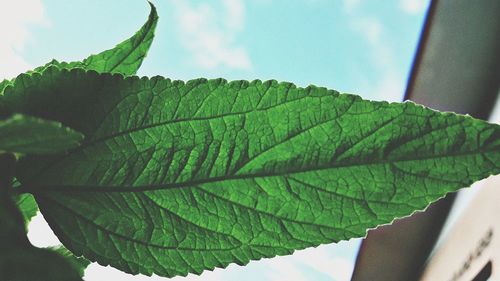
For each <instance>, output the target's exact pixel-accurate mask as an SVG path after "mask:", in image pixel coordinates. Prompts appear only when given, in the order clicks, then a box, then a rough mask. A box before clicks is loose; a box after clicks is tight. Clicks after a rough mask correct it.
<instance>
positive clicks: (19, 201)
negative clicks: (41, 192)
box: [15, 194, 38, 228]
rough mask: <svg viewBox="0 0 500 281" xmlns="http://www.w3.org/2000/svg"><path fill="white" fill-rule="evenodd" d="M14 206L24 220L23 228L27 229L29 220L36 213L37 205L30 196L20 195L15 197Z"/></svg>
mask: <svg viewBox="0 0 500 281" xmlns="http://www.w3.org/2000/svg"><path fill="white" fill-rule="evenodd" d="M15 201H16V205H17V207H18V208H19V210H20V211H21V214H22V216H23V219H24V226H25V227H26V228H27V227H28V224H29V222H30V221H31V219H32V218H33V217H34V216H35V215H36V213H37V212H38V205H37V204H36V202H35V198H33V195H31V194H20V195H17V196H16V197H15Z"/></svg>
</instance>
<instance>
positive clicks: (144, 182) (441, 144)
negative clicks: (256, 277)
mask: <svg viewBox="0 0 500 281" xmlns="http://www.w3.org/2000/svg"><path fill="white" fill-rule="evenodd" d="M17 81H19V83H17ZM0 108H2V109H3V110H6V109H10V110H12V111H16V112H21V113H25V114H32V115H35V116H40V117H43V118H48V119H53V120H59V121H61V122H62V123H63V124H65V125H67V126H70V127H72V128H75V129H77V130H79V131H81V132H83V133H84V134H85V135H86V139H85V142H84V144H83V145H82V146H81V147H80V148H78V149H75V150H73V151H72V152H71V153H69V154H66V155H60V156H54V157H41V156H37V157H28V158H25V159H23V161H22V163H21V167H20V170H19V171H20V173H19V174H18V178H19V179H20V181H21V183H22V186H21V189H22V190H25V191H30V192H32V193H33V194H34V195H35V197H36V200H37V202H38V203H39V205H40V208H41V211H42V213H43V214H44V216H45V218H46V219H47V220H48V221H49V224H50V225H51V227H52V228H53V229H54V231H55V233H56V234H57V235H58V237H59V238H60V240H61V241H62V242H63V243H64V244H65V245H66V246H67V247H68V248H69V249H70V250H71V251H73V252H74V253H76V254H78V255H80V254H83V255H85V257H87V258H89V259H90V260H96V261H98V262H99V263H101V264H111V265H113V266H114V267H117V268H119V269H121V270H124V271H126V272H130V273H139V272H141V273H145V274H151V273H153V272H154V273H157V274H159V275H163V276H174V275H185V274H187V273H188V272H193V273H200V272H202V271H203V270H205V269H213V268H214V267H225V266H227V265H228V264H230V263H238V264H245V263H247V262H248V261H250V260H253V259H260V258H263V257H273V256H275V255H285V254H290V253H292V252H293V251H294V250H296V249H302V248H306V247H312V246H317V245H319V244H323V243H331V242H336V241H339V240H344V239H349V238H352V237H361V236H364V235H365V231H366V229H367V228H372V227H375V226H377V225H379V224H383V223H389V222H391V221H392V220H393V219H394V218H395V217H401V216H406V215H409V214H411V213H412V212H414V211H415V210H421V209H423V208H425V207H426V206H427V205H428V204H429V202H432V201H435V200H436V199H438V198H440V197H442V196H443V195H444V194H446V193H447V192H450V191H455V190H457V189H459V188H461V187H466V186H469V185H470V184H471V183H472V182H474V181H476V180H479V179H482V178H485V177H487V176H489V175H491V174H497V173H499V172H500V164H499V163H500V138H499V136H500V126H498V125H495V124H488V123H486V122H483V121H479V120H475V119H473V118H471V117H468V116H459V115H455V114H451V113H439V112H436V111H433V110H430V109H427V108H424V107H422V106H418V105H415V104H413V103H402V104H396V103H394V104H389V103H386V102H371V101H366V100H362V99H361V98H359V97H357V96H353V95H345V94H339V93H338V92H336V91H332V90H327V89H325V88H318V87H314V86H311V87H308V88H297V87H295V86H294V85H293V84H290V83H277V82H276V81H267V82H261V81H253V82H245V81H234V82H229V83H228V82H226V81H225V80H222V79H217V80H205V79H198V80H192V81H189V82H186V83H184V82H181V81H171V80H169V79H164V78H161V77H155V78H152V79H146V78H142V79H139V78H137V77H131V78H126V79H124V78H123V77H122V76H120V75H109V74H102V75H99V74H97V73H95V72H84V71H83V70H78V69H75V70H72V71H67V70H59V69H57V68H48V69H47V70H46V71H45V72H44V74H43V75H33V76H28V75H21V76H20V77H18V78H17V80H16V85H15V86H14V87H12V88H9V89H8V91H6V94H5V96H4V97H3V98H2V99H0Z"/></svg>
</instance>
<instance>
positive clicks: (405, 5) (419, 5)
mask: <svg viewBox="0 0 500 281" xmlns="http://www.w3.org/2000/svg"><path fill="white" fill-rule="evenodd" d="M427 2H428V1H427V0H400V2H399V6H400V7H401V10H403V11H404V12H406V13H408V14H412V15H416V14H420V13H422V12H423V11H424V10H425V8H426V7H427Z"/></svg>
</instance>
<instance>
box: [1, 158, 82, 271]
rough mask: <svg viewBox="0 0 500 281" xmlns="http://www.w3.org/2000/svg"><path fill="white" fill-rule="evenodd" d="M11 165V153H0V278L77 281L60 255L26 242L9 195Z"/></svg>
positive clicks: (12, 159)
mask: <svg viewBox="0 0 500 281" xmlns="http://www.w3.org/2000/svg"><path fill="white" fill-rule="evenodd" d="M14 164H15V158H14V156H13V155H10V154H0V226H1V227H0V280H5V281H26V280H39V281H53V280H65V281H75V280H79V281H81V280H82V279H81V278H80V275H79V273H78V271H77V270H76V269H75V267H74V266H73V265H71V264H70V263H69V262H68V261H67V260H66V259H65V258H64V257H63V256H60V255H59V254H57V253H55V252H52V251H49V250H46V249H39V248H35V247H33V246H32V245H31V244H30V243H29V241H28V239H27V237H26V234H25V232H24V223H23V217H22V215H21V213H20V212H19V209H17V207H16V206H15V204H14V202H13V201H12V198H11V194H10V191H11V190H10V181H11V179H12V176H13V167H14Z"/></svg>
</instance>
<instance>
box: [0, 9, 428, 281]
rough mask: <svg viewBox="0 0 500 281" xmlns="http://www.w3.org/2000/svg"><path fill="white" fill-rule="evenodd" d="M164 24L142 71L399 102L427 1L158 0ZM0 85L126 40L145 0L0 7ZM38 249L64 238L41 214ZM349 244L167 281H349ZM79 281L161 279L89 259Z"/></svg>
mask: <svg viewBox="0 0 500 281" xmlns="http://www.w3.org/2000/svg"><path fill="white" fill-rule="evenodd" d="M153 2H154V3H155V4H156V6H157V9H158V13H159V15H160V21H159V24H158V27H157V30H156V38H155V41H154V42H153V45H152V46H151V50H150V52H149V55H148V57H147V58H146V60H145V62H144V63H143V66H142V69H141V70H140V71H139V73H138V74H139V75H141V76H143V75H147V76H154V75H162V76H166V77H169V78H173V79H183V80H188V79H192V78H197V77H207V78H216V77H224V78H226V79H228V80H234V79H246V80H252V79H261V80H268V79H276V80H278V81H290V82H294V83H295V84H297V85H299V86H307V85H309V84H314V85H318V86H325V87H328V88H333V89H337V90H339V91H341V92H348V93H355V94H359V95H361V96H362V97H364V98H367V99H374V100H389V101H399V100H401V99H402V96H403V94H404V90H405V86H406V83H407V79H408V75H409V71H410V69H411V64H412V62H413V57H414V55H415V51H416V46H417V43H418V39H419V36H420V32H421V29H422V24H423V21H424V17H425V13H426V9H427V7H428V4H429V1H428V0H388V1H377V0H296V1H284V0H249V1H243V0H213V1H193V0H189V1H188V0H156V1H153ZM0 11H2V16H1V17H0V38H2V40H1V41H0V79H2V78H12V77H14V76H16V75H18V74H19V73H21V72H24V71H26V70H29V69H32V68H34V67H36V66H39V65H42V64H45V63H46V62H48V61H50V60H51V59H53V58H55V59H58V60H59V61H73V60H80V59H83V58H85V57H87V56H88V55H89V54H92V53H98V52H100V51H103V50H105V49H109V48H111V47H113V46H114V45H116V44H117V43H118V42H121V41H122V40H124V39H125V38H128V37H130V36H131V35H132V34H133V33H134V32H135V31H136V30H137V29H138V28H139V27H140V26H141V25H142V24H143V23H144V22H145V21H146V19H147V15H148V13H149V6H148V5H147V3H146V1H143V0H120V1H118V0H107V1H102V0H72V1H63V0H16V1H8V0H0ZM29 238H30V240H31V241H32V243H33V244H35V245H37V246H49V245H55V244H58V243H59V242H58V241H57V238H56V237H55V236H54V235H53V234H52V233H51V231H50V229H49V228H48V226H47V225H46V223H45V221H44V220H43V217H42V216H41V215H39V216H37V217H36V218H35V219H34V220H33V222H32V223H31V225H30V232H29ZM359 244H360V240H359V239H353V240H350V241H348V242H342V243H339V244H336V245H335V244H332V245H324V246H320V247H318V248H315V249H306V250H302V251H298V252H296V253H295V254H294V255H292V256H287V257H277V258H274V259H270V260H261V261H258V262H251V263H250V264H249V265H247V266H246V267H240V266H237V265H230V266H229V267H228V269H226V270H220V269H218V270H215V271H214V272H205V273H203V274H202V275H201V277H198V276H194V275H189V277H188V278H174V279H171V280H176V281H182V280H189V281H191V280H200V281H201V280H204V281H211V280H222V281H224V280H242V281H245V280H249V281H250V280H255V279H256V278H257V279H259V280H261V281H277V280H297V281H302V280H318V281H323V280H336V281H343V280H349V279H350V276H351V273H352V269H353V266H354V262H355V258H356V254H357V251H358V247H359ZM85 280H86V281H95V280H130V281H132V280H135V281H138V280H167V279H164V278H160V277H154V278H149V277H145V276H132V275H127V274H124V273H121V272H119V271H118V270H115V269H113V268H110V267H106V268H104V267H101V266H99V265H97V264H92V265H90V266H89V267H88V269H87V270H86V272H85Z"/></svg>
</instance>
